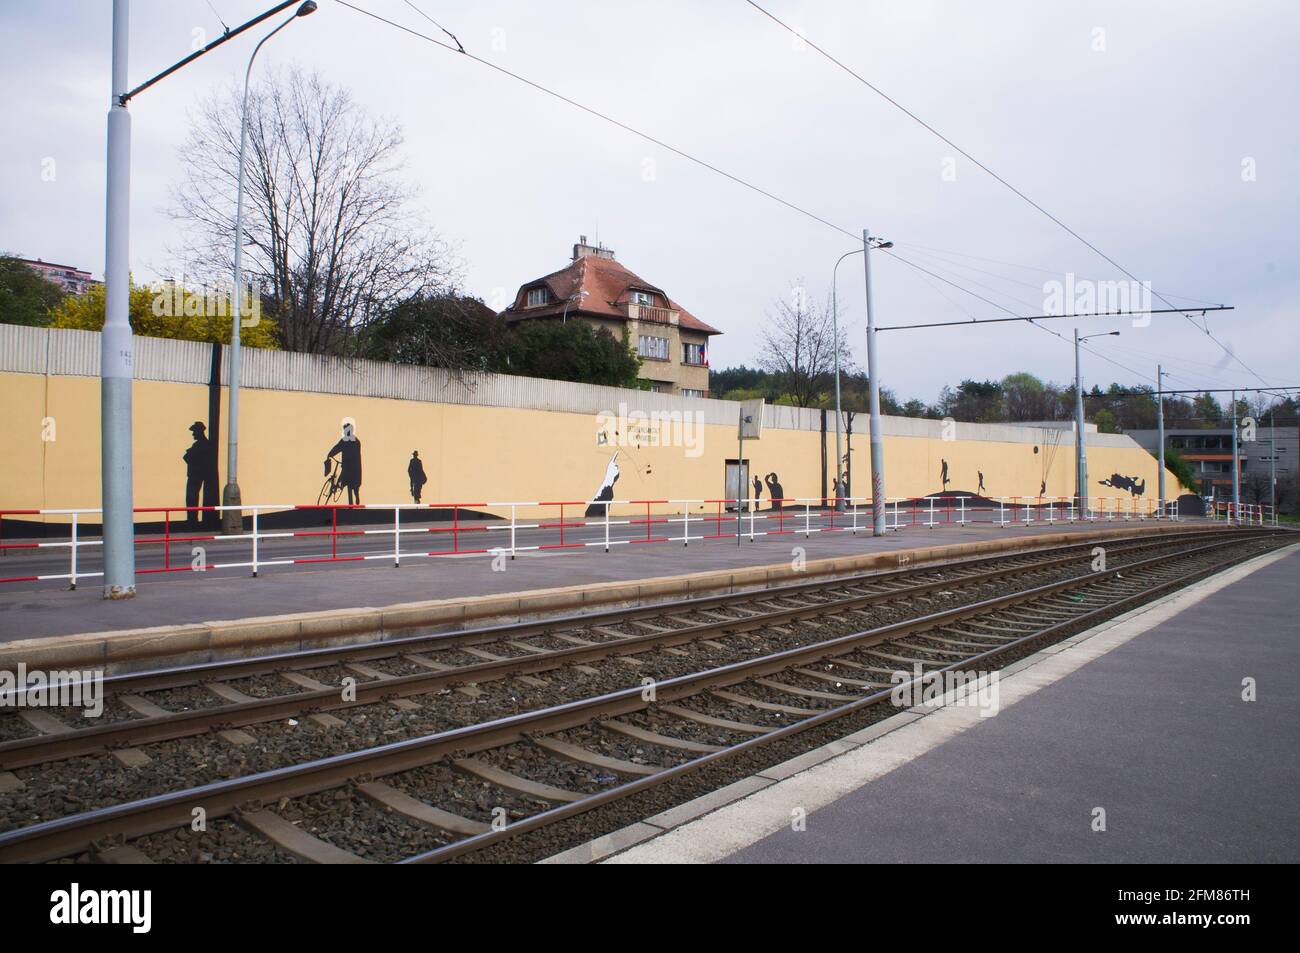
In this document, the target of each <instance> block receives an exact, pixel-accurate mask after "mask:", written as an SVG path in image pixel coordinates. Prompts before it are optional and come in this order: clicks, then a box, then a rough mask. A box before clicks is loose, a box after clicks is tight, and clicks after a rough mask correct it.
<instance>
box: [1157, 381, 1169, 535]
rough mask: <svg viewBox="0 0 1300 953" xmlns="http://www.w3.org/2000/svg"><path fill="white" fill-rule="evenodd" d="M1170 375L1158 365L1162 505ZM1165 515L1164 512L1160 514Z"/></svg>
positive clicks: (1158, 436)
mask: <svg viewBox="0 0 1300 953" xmlns="http://www.w3.org/2000/svg"><path fill="white" fill-rule="evenodd" d="M1168 376H1169V375H1168V374H1166V373H1165V371H1164V368H1162V367H1161V366H1160V365H1159V364H1157V365H1156V431H1157V434H1156V442H1157V444H1158V445H1159V447H1160V494H1159V495H1160V505H1161V506H1164V505H1165V378H1166V377H1168ZM1160 515H1161V516H1163V515H1164V514H1163V513H1162V514H1160Z"/></svg>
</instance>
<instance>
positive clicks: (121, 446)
mask: <svg viewBox="0 0 1300 953" xmlns="http://www.w3.org/2000/svg"><path fill="white" fill-rule="evenodd" d="M293 2H294V0H283V2H281V3H279V4H277V5H276V6H274V7H272V8H271V9H270V10H267V11H265V12H263V13H260V14H258V15H257V16H255V17H253V19H251V20H249V21H248V22H247V23H244V24H241V25H240V26H237V27H235V28H234V29H233V30H227V31H226V32H225V33H223V34H222V35H221V36H219V37H218V38H217V39H215V40H213V41H212V42H211V43H209V44H208V45H207V46H205V47H203V48H202V49H199V50H195V51H194V52H193V53H191V54H190V55H189V56H187V57H185V58H184V59H181V60H178V61H177V62H175V63H173V64H172V65H171V66H169V67H167V68H166V69H165V70H163V71H162V72H161V73H158V74H156V75H154V76H153V77H151V78H149V79H147V80H145V81H144V82H143V83H141V84H140V85H139V86H136V87H134V88H133V89H128V88H127V85H126V73H127V52H128V48H129V46H130V44H129V38H130V33H129V26H130V0H113V65H112V99H111V102H110V105H109V112H108V148H107V153H108V155H107V159H108V161H107V174H106V176H105V183H104V184H105V190H104V193H105V195H104V212H105V214H104V331H103V333H102V334H101V335H100V355H99V356H100V365H99V366H100V372H99V373H100V423H99V426H100V448H101V449H100V479H101V491H100V492H101V501H102V502H101V506H102V508H103V534H104V597H105V598H106V599H130V598H131V597H133V596H134V595H135V512H134V504H133V500H132V482H131V481H132V474H131V453H132V434H131V403H132V400H131V396H132V395H131V388H132V382H133V380H134V376H135V371H134V367H133V350H134V344H133V341H132V335H131V321H130V293H131V277H130V268H131V263H130V239H131V203H130V197H131V114H130V113H129V112H128V111H127V106H128V104H129V103H130V101H131V100H132V99H134V98H135V97H136V96H138V95H139V94H140V93H142V92H144V91H145V90H146V89H149V88H150V87H151V86H153V85H154V84H155V83H158V82H160V81H161V80H163V79H166V78H167V77H168V76H170V75H172V74H173V73H175V72H176V71H177V70H180V69H183V68H185V67H186V66H187V65H189V64H190V63H192V62H194V61H195V60H196V59H198V58H199V57H201V56H204V55H205V54H207V53H210V52H212V51H213V50H214V49H216V48H217V47H218V46H220V45H221V44H223V43H226V42H228V41H229V40H232V39H234V38H235V37H237V36H239V35H240V34H241V33H243V32H244V31H245V30H248V29H250V28H252V27H254V26H256V25H257V24H259V23H261V22H262V21H263V20H265V19H267V18H268V17H272V16H275V14H277V13H279V12H280V11H281V10H283V9H285V8H286V7H288V6H290V5H291V4H293Z"/></svg>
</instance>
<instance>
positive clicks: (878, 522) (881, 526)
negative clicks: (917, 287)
mask: <svg viewBox="0 0 1300 953" xmlns="http://www.w3.org/2000/svg"><path fill="white" fill-rule="evenodd" d="M893 247H894V243H893V242H887V241H882V240H881V239H879V238H872V237H871V235H870V233H869V232H868V231H867V229H865V228H864V229H863V230H862V271H863V276H864V278H865V280H866V286H867V385H868V389H869V394H870V409H871V535H872V536H884V535H885V443H884V440H883V439H882V438H881V436H880V375H879V374H877V373H876V371H877V368H876V318H875V314H874V312H873V311H872V310H871V249H873V248H893Z"/></svg>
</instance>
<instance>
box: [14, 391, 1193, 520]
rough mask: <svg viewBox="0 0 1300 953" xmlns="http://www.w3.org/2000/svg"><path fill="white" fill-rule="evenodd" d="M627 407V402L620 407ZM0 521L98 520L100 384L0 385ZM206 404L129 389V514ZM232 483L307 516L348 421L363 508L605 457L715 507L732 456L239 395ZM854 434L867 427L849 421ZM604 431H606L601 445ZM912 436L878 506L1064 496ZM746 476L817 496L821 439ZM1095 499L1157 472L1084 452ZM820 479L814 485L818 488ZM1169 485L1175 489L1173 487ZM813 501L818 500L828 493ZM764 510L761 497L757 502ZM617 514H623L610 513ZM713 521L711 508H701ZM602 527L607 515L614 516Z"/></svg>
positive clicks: (895, 459) (554, 422)
mask: <svg viewBox="0 0 1300 953" xmlns="http://www.w3.org/2000/svg"><path fill="white" fill-rule="evenodd" d="M631 399H633V400H635V397H634V396H632V398H631ZM221 406H222V411H223V420H222V423H221V427H222V429H221V433H220V461H221V463H220V466H221V479H222V481H223V482H224V480H225V474H226V460H225V458H226V454H225V449H226V447H225V441H226V437H227V434H226V429H225V420H224V413H225V409H226V394H225V391H224V390H223V391H222V397H221ZM0 407H2V408H3V412H2V413H0V447H3V448H4V456H3V462H2V463H0V509H16V508H32V509H35V508H55V507H59V508H62V507H96V506H98V505H99V381H98V379H96V378H87V377H70V376H51V377H45V376H42V375H38V374H18V373H3V374H0ZM207 408H208V389H207V388H206V387H204V386H201V385H192V384H175V383H162V382H154V381H137V382H136V383H135V398H134V428H135V429H134V436H135V456H134V465H135V501H136V505H137V506H140V507H143V506H164V505H176V506H179V505H182V504H183V503H184V496H185V465H184V463H183V462H182V454H184V452H185V450H186V449H187V448H188V447H189V445H190V442H191V439H192V438H191V436H190V434H189V432H188V427H189V425H190V424H191V423H193V422H194V421H196V420H197V421H202V422H204V423H206V422H207ZM45 418H53V419H54V422H55V426H56V428H57V429H56V431H55V439H53V440H50V441H46V440H43V439H42V421H43V419H45ZM241 418H242V419H241V430H240V473H239V483H240V486H241V489H242V491H243V499H244V502H245V504H256V503H263V504H298V503H315V502H316V498H317V494H318V493H319V491H320V487H321V483H322V461H323V460H324V457H325V454H326V452H327V451H328V450H329V449H330V447H332V446H333V444H334V443H335V441H336V440H337V439H338V437H339V434H340V428H341V425H342V422H343V420H344V419H345V418H351V419H352V420H354V421H355V425H356V435H357V437H358V438H359V439H360V440H361V444H362V470H363V481H362V487H361V499H362V501H363V502H366V503H395V502H410V495H409V493H408V489H407V478H406V466H407V462H408V460H409V459H410V455H411V451H412V450H419V451H420V457H421V458H422V459H423V461H424V468H425V472H426V474H427V475H428V478H429V482H428V484H427V485H426V486H425V488H424V493H423V502H425V503H452V502H463V503H489V502H509V501H520V502H523V501H543V500H546V501H549V500H575V501H578V500H588V499H591V498H592V496H594V495H595V493H596V492H597V490H598V489H599V486H600V482H601V479H602V477H603V476H604V473H605V467H606V464H607V463H608V461H609V459H610V457H611V455H612V454H613V453H614V452H615V451H617V452H618V454H619V458H618V459H619V466H620V469H621V476H620V479H619V481H618V483H617V485H616V486H615V490H614V496H615V498H616V499H619V500H632V499H635V500H641V499H655V500H659V499H699V498H704V499H716V498H718V497H720V496H722V495H723V493H724V489H723V481H724V461H725V460H726V459H728V458H733V459H734V458H735V456H736V432H735V426H734V425H730V426H722V425H709V426H704V427H703V428H702V430H703V439H702V443H701V448H702V452H701V453H700V455H698V456H691V455H689V454H688V452H687V451H686V449H685V448H683V447H680V446H658V447H656V446H648V445H645V443H644V437H645V433H644V430H643V432H642V433H641V437H642V438H643V440H642V442H641V445H637V442H636V441H632V442H630V443H629V444H628V445H626V446H619V445H618V444H619V441H620V440H621V439H623V438H624V437H626V435H625V434H616V433H610V432H607V433H606V439H607V440H608V441H609V443H607V444H606V445H601V444H600V443H598V438H597V431H598V429H600V423H599V421H598V419H597V417H596V416H595V415H592V414H577V413H558V412H549V411H541V410H518V409H510V408H499V407H477V406H467V405H459V404H434V403H424V402H419V401H410V400H391V399H381V398H363V397H350V396H335V395H329V394H313V393H301V392H291V391H271V390H256V389H250V388H245V389H244V390H243V392H242V394H241ZM859 420H860V421H861V422H862V424H863V425H864V430H865V415H863V416H862V417H860V418H859ZM613 429H614V427H613V426H607V427H606V430H607V431H610V430H613ZM961 429H962V428H961V425H960V424H959V425H958V430H957V436H958V439H956V440H953V441H942V440H937V439H930V438H922V437H901V436H893V437H886V438H885V464H886V474H887V484H886V491H887V495H889V496H925V495H928V494H933V493H938V492H941V491H942V490H943V489H944V488H943V486H942V484H941V482H940V468H941V461H942V460H947V462H948V466H949V477H950V481H951V482H950V483H949V485H948V487H947V489H948V490H949V491H950V492H958V491H975V490H976V487H977V483H978V477H977V471H978V470H982V471H983V472H984V481H985V491H986V495H988V496H992V497H997V496H1008V497H1009V496H1017V495H1018V496H1037V495H1038V492H1039V484H1040V480H1041V479H1043V478H1044V473H1046V481H1047V494H1048V495H1050V496H1068V495H1070V494H1071V493H1072V492H1073V484H1074V478H1073V437H1072V435H1071V434H1070V433H1068V432H1065V433H1059V434H1057V435H1056V436H1057V440H1058V443H1057V446H1056V447H1055V448H1053V447H1051V446H1050V445H1047V446H1042V445H1040V447H1039V452H1038V453H1037V454H1035V453H1034V445H1032V444H1028V443H998V442H989V441H981V440H973V439H962V435H961ZM826 439H827V456H828V465H829V467H830V470H829V474H830V475H831V476H833V474H834V456H835V449H834V447H835V444H834V435H833V433H832V434H828V435H827V438H826ZM852 448H853V485H852V491H853V492H854V494H856V495H860V496H865V495H866V494H867V493H868V492H869V488H870V453H869V443H868V439H867V435H866V433H865V432H863V433H855V434H854V435H853V437H852ZM745 456H746V458H747V459H748V460H749V461H750V472H751V476H752V475H754V474H757V475H760V476H761V475H763V474H766V473H768V472H772V471H774V472H776V473H777V474H778V475H779V478H780V482H781V485H782V487H783V489H784V492H785V495H786V496H787V497H815V496H819V495H820V494H821V492H822V487H821V434H820V433H818V432H813V431H793V430H776V429H771V428H769V429H767V430H766V431H765V432H764V434H763V436H762V439H761V440H758V441H756V442H747V443H746V446H745ZM1088 460H1089V483H1090V489H1091V493H1092V495H1094V496H1098V497H1103V496H1112V497H1121V496H1122V497H1124V499H1125V500H1126V501H1127V500H1128V499H1129V495H1128V494H1127V493H1125V492H1122V491H1120V490H1114V489H1109V488H1107V487H1104V486H1100V485H1099V484H1098V481H1099V480H1101V479H1106V478H1109V476H1110V474H1112V473H1120V474H1123V475H1125V476H1128V477H1135V478H1141V479H1145V481H1146V488H1147V492H1146V494H1145V497H1144V500H1150V499H1152V498H1153V497H1154V496H1155V487H1156V485H1157V480H1156V461H1155V460H1154V459H1153V458H1152V457H1151V455H1150V454H1148V453H1147V452H1146V451H1144V450H1142V449H1140V448H1138V447H1136V446H1133V447H1130V448H1123V449H1121V448H1105V447H1093V448H1090V449H1089V453H1088ZM829 478H830V476H828V480H829ZM1170 485H1171V486H1176V485H1177V484H1176V482H1173V481H1172V479H1171V482H1170ZM827 492H830V488H829V485H828V487H827ZM763 496H764V498H766V497H767V496H768V493H767V490H766V489H764V493H763ZM630 509H635V508H623V512H628V511H629V510H630ZM704 509H706V510H708V511H710V512H711V511H713V510H714V509H715V508H714V507H705V508H704ZM615 512H616V513H617V512H619V510H618V509H616V510H615Z"/></svg>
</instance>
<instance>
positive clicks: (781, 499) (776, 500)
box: [763, 473, 785, 510]
mask: <svg viewBox="0 0 1300 953" xmlns="http://www.w3.org/2000/svg"><path fill="white" fill-rule="evenodd" d="M763 479H764V480H766V481H767V495H768V496H770V497H771V498H772V509H774V510H781V509H785V488H784V487H782V486H781V482H780V478H779V477H778V476H777V475H776V474H775V473H769V474H768V475H767V476H765V477H764V478H763Z"/></svg>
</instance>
